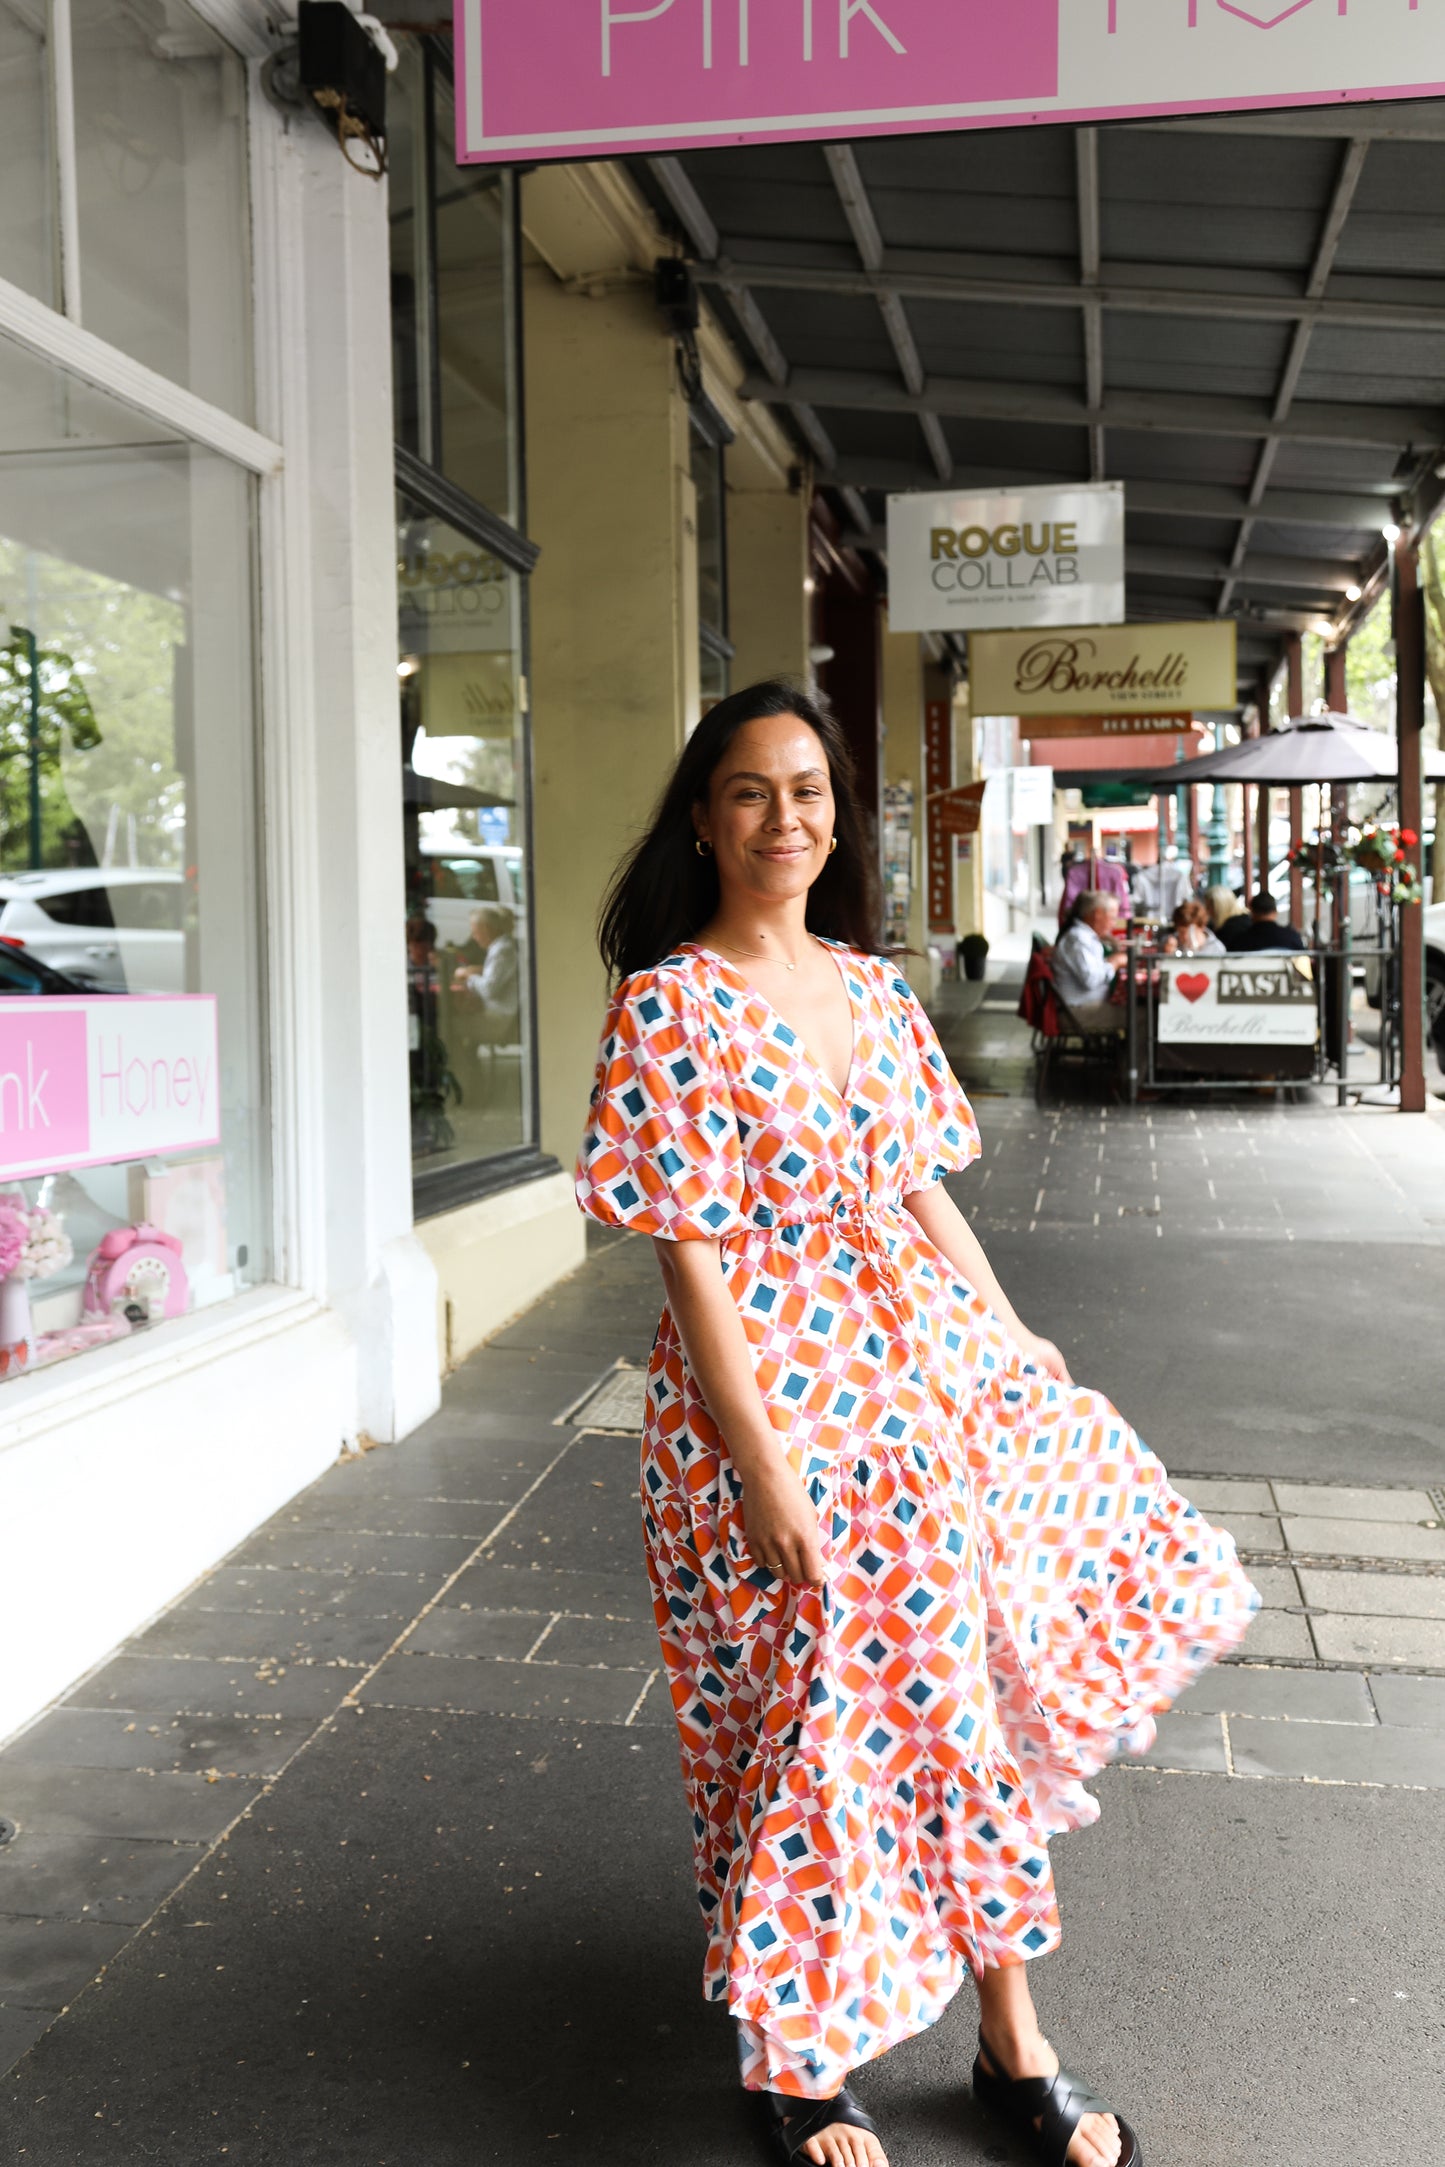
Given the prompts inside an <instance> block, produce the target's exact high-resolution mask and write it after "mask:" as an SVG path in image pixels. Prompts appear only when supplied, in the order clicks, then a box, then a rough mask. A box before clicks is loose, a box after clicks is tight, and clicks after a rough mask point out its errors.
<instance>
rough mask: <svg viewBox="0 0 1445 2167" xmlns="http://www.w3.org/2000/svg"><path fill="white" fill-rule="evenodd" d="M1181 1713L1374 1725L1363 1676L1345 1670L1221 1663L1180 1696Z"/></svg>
mask: <svg viewBox="0 0 1445 2167" xmlns="http://www.w3.org/2000/svg"><path fill="white" fill-rule="evenodd" d="M1175 1705H1176V1707H1177V1708H1178V1709H1179V1710H1180V1712H1181V1714H1190V1715H1228V1716H1236V1715H1240V1716H1272V1717H1276V1718H1284V1719H1288V1720H1290V1721H1292V1722H1296V1723H1373V1722H1374V1720H1375V1711H1374V1708H1373V1706H1372V1705H1371V1702H1370V1695H1369V1690H1368V1688H1367V1687H1366V1685H1365V1681H1364V1679H1363V1678H1360V1677H1356V1676H1354V1675H1353V1674H1352V1673H1350V1672H1348V1671H1333V1670H1251V1669H1249V1668H1247V1667H1246V1666H1244V1665H1242V1664H1237V1663H1222V1664H1220V1665H1219V1666H1218V1667H1217V1668H1216V1669H1214V1670H1211V1671H1209V1672H1208V1673H1207V1674H1206V1675H1205V1676H1204V1677H1203V1678H1201V1679H1199V1680H1198V1682H1197V1683H1196V1684H1194V1685H1192V1686H1190V1688H1189V1690H1188V1692H1187V1693H1184V1694H1181V1696H1180V1698H1179V1700H1178V1701H1177V1702H1176V1703H1175Z"/></svg>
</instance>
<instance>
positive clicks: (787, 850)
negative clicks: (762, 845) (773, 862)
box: [758, 843, 809, 858]
mask: <svg viewBox="0 0 1445 2167" xmlns="http://www.w3.org/2000/svg"><path fill="white" fill-rule="evenodd" d="M808 847H809V846H808V845H807V844H806V843H779V844H777V845H776V846H775V848H773V849H772V850H760V851H759V852H758V856H759V857H760V858H802V857H805V856H806V855H807V851H808Z"/></svg>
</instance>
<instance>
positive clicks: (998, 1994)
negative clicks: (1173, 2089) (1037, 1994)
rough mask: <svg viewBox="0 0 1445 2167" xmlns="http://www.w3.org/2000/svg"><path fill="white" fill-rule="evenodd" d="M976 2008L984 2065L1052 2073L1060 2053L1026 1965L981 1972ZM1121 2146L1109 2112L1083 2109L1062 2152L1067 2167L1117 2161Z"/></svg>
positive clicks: (1107, 2166) (1112, 2165)
mask: <svg viewBox="0 0 1445 2167" xmlns="http://www.w3.org/2000/svg"><path fill="white" fill-rule="evenodd" d="M978 2009H979V2016H980V2018H981V2020H982V2021H981V2025H980V2029H979V2035H978V2037H979V2046H980V2048H981V2049H982V2051H983V2066H984V2068H985V2069H987V2070H990V2071H992V2072H994V2073H995V2074H1001V2075H1003V2076H1005V2077H1052V2076H1055V2075H1056V2074H1057V2072H1058V2067H1059V2057H1058V2056H1057V2054H1055V2052H1054V2050H1053V2048H1052V2047H1051V2046H1050V2045H1049V2042H1048V2041H1047V2039H1045V2037H1044V2035H1043V2033H1042V2031H1041V2030H1040V2029H1039V2019H1038V2012H1037V2011H1036V2010H1035V2008H1034V2002H1033V1996H1032V1994H1030V1992H1029V1984H1028V1972H1027V1967H1026V1966H1025V1965H1023V1964H1004V1965H998V1966H995V1967H991V1968H990V1969H989V1970H987V1971H985V1972H983V1973H982V1975H981V1976H980V1978H979V1980H978ZM985 2041H987V2042H988V2043H987V2045H986V2046H985V2045H984V2042H985ZM1123 2149H1124V2140H1123V2138H1122V2137H1121V2136H1120V2134H1119V2125H1118V2123H1117V2122H1116V2121H1115V2119H1114V2117H1113V2115H1112V2114H1086V2115H1085V2116H1084V2117H1083V2119H1082V2120H1081V2121H1080V2123H1079V2126H1078V2128H1077V2129H1076V2130H1075V2132H1074V2137H1073V2142H1072V2143H1071V2144H1070V2146H1069V2149H1068V2152H1067V2153H1066V2154H1065V2157H1066V2158H1067V2160H1068V2161H1069V2163H1070V2167H1118V2161H1119V2158H1120V2155H1121V2154H1122V2152H1123Z"/></svg>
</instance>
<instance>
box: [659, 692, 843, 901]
mask: <svg viewBox="0 0 1445 2167" xmlns="http://www.w3.org/2000/svg"><path fill="white" fill-rule="evenodd" d="M693 823H694V825H695V827H696V829H697V832H698V834H699V836H701V837H702V838H703V839H704V840H705V841H707V842H710V843H711V844H712V847H713V855H714V857H715V858H716V860H717V871H718V880H719V882H720V883H721V886H722V892H723V897H724V899H725V900H727V899H730V898H737V899H739V900H743V899H746V898H752V899H754V900H755V901H757V902H762V903H779V902H786V901H787V900H788V899H789V898H790V897H792V896H797V895H804V894H806V893H807V891H808V889H809V888H811V887H812V885H813V882H814V881H815V880H816V879H817V877H818V875H819V873H821V872H822V870H823V867H824V865H825V864H826V863H827V860H828V845H829V843H830V842H831V840H832V836H833V784H832V778H831V776H830V775H829V772H828V755H827V753H826V752H825V751H824V749H823V745H822V742H821V740H820V739H819V738H818V736H817V734H816V732H814V731H813V730H811V729H810V728H809V727H808V725H807V723H806V722H803V721H801V720H800V719H799V717H798V716H797V715H766V716H764V717H762V718H761V719H760V720H759V721H757V722H747V723H744V724H743V726H742V728H741V729H740V730H739V731H738V732H737V733H736V735H735V736H734V738H733V740H732V743H731V744H730V745H729V746H728V749H727V751H726V752H725V753H724V754H723V756H722V758H721V760H719V762H718V764H717V766H716V767H715V768H714V769H713V773H712V781H711V783H710V785H709V788H708V798H707V803H706V805H698V806H697V807H695V809H694V812H693Z"/></svg>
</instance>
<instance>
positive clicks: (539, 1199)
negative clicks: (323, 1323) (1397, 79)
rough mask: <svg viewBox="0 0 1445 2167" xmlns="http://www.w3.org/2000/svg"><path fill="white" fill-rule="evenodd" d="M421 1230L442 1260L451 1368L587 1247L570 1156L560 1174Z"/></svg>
mask: <svg viewBox="0 0 1445 2167" xmlns="http://www.w3.org/2000/svg"><path fill="white" fill-rule="evenodd" d="M416 1231H417V1238H418V1240H419V1241H420V1242H421V1244H422V1247H423V1248H424V1249H425V1250H426V1252H427V1255H428V1256H429V1257H430V1258H431V1260H432V1263H433V1264H434V1265H435V1266H436V1275H437V1350H438V1354H439V1356H440V1360H441V1365H442V1369H443V1371H446V1370H449V1369H454V1368H455V1367H456V1365H457V1363H458V1362H463V1361H465V1360H466V1358H467V1356H468V1355H469V1354H470V1353H471V1352H472V1350H473V1349H474V1348H476V1347H479V1346H480V1345H481V1344H482V1341H483V1340H484V1339H486V1338H488V1337H489V1336H490V1334H491V1333H493V1332H496V1331H500V1329H501V1327H502V1326H503V1325H504V1324H506V1323H507V1322H508V1321H509V1320H510V1319H511V1318H513V1317H515V1316H517V1315H519V1314H520V1312H521V1311H522V1310H524V1309H525V1308H526V1307H527V1306H528V1304H529V1303H531V1302H534V1301H536V1299H537V1297H538V1295H539V1294H545V1292H546V1291H547V1289H548V1287H550V1286H552V1285H553V1284H554V1283H555V1282H556V1281H557V1280H558V1279H560V1278H561V1277H562V1276H563V1274H564V1273H566V1272H570V1271H574V1270H575V1269H576V1267H577V1266H578V1265H579V1264H580V1263H581V1262H582V1261H583V1259H584V1257H585V1256H586V1253H587V1237H586V1229H585V1226H584V1223H583V1219H582V1215H581V1213H580V1212H579V1211H578V1209H577V1200H576V1198H575V1197H574V1195H573V1193H572V1175H571V1162H570V1160H569V1162H568V1166H567V1168H566V1170H565V1171H564V1172H562V1173H560V1174H552V1175H550V1176H548V1177H547V1178H546V1179H545V1180H542V1181H526V1182H523V1183H522V1184H521V1186H520V1187H519V1188H515V1189H501V1190H499V1191H498V1193H497V1194H496V1195H495V1196H484V1197H482V1198H480V1199H479V1201H478V1202H477V1203H475V1204H464V1205H462V1206H461V1208H460V1209H459V1210H457V1211H447V1212H442V1213H440V1214H439V1215H438V1216H437V1217H436V1218H435V1219H423V1220H421V1221H420V1223H419V1224H418V1226H417V1230H416Z"/></svg>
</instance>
